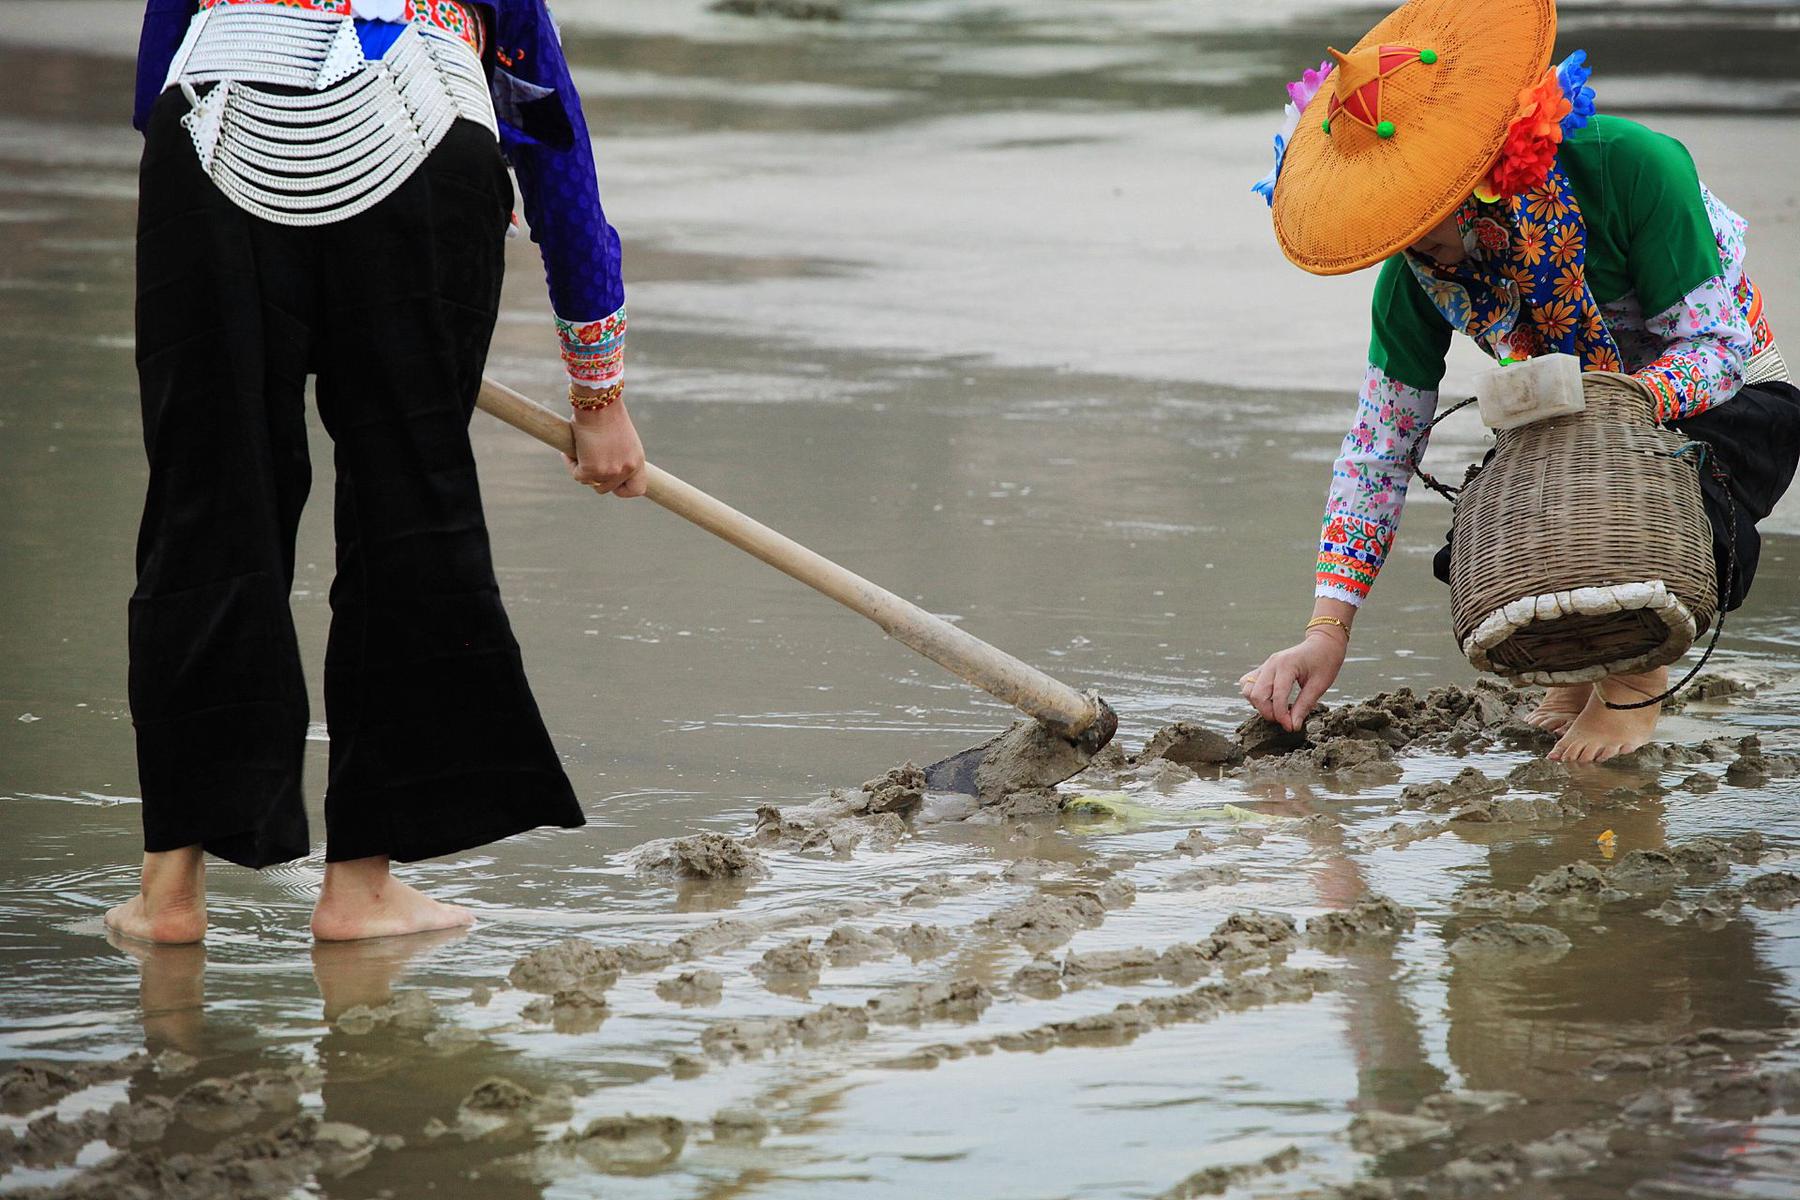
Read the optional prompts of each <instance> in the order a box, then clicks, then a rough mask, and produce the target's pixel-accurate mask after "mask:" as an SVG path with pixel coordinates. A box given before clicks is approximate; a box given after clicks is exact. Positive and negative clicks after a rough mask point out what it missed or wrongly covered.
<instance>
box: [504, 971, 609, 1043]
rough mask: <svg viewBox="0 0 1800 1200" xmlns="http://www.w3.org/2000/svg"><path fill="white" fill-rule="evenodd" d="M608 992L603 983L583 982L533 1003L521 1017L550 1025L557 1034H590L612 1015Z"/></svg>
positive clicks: (559, 989) (597, 981) (591, 980)
mask: <svg viewBox="0 0 1800 1200" xmlns="http://www.w3.org/2000/svg"><path fill="white" fill-rule="evenodd" d="M606 988H607V984H606V983H605V982H603V981H601V980H598V979H589V980H583V981H582V982H580V983H577V984H574V985H573V986H571V987H566V988H558V989H556V991H554V992H552V993H550V994H549V995H548V996H542V997H539V998H538V999H536V1000H533V1001H532V1002H531V1003H530V1004H527V1005H526V1006H525V1008H524V1009H523V1010H522V1013H521V1015H522V1016H523V1017H524V1018H525V1019H526V1020H527V1021H544V1022H547V1023H549V1024H550V1025H551V1026H552V1027H553V1028H554V1029H555V1030H556V1031H557V1032H558V1033H590V1032H592V1031H593V1030H595V1029H598V1028H599V1027H600V1022H602V1021H604V1020H605V1019H606V1015H607V1013H608V1011H609V1009H608V1008H607V1004H606Z"/></svg>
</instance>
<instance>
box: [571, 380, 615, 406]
mask: <svg viewBox="0 0 1800 1200" xmlns="http://www.w3.org/2000/svg"><path fill="white" fill-rule="evenodd" d="M578 387H580V385H579V384H574V383H571V384H570V385H569V406H570V407H571V408H573V409H574V410H575V411H576V412H600V411H601V410H603V409H607V408H611V407H612V406H613V405H614V404H615V403H616V402H617V401H619V400H620V399H621V398H622V397H623V396H624V395H625V385H624V384H622V383H615V384H613V385H611V386H610V387H603V388H599V389H597V390H595V391H592V392H583V391H578V390H576V389H577V388H578Z"/></svg>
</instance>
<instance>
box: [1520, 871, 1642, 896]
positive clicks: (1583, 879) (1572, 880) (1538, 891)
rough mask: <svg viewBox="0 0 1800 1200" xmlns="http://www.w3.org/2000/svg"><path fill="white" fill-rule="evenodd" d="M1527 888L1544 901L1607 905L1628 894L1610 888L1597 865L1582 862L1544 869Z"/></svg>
mask: <svg viewBox="0 0 1800 1200" xmlns="http://www.w3.org/2000/svg"><path fill="white" fill-rule="evenodd" d="M1530 891H1531V893H1532V894H1533V895H1534V896H1541V897H1543V898H1544V899H1546V900H1578V901H1585V902H1588V903H1592V904H1611V903H1614V902H1615V901H1619V900H1624V899H1627V898H1628V897H1629V893H1627V892H1624V891H1621V890H1619V889H1618V888H1615V887H1613V886H1612V884H1611V883H1610V882H1609V881H1608V878H1607V876H1605V875H1603V874H1601V873H1600V869H1599V868H1598V867H1596V866H1594V864H1592V863H1586V862H1578V863H1565V864H1564V865H1562V866H1560V867H1557V868H1556V869H1554V870H1551V871H1545V872H1544V873H1543V874H1542V875H1539V876H1538V877H1537V878H1536V879H1533V880H1532V881H1531V887H1530Z"/></svg>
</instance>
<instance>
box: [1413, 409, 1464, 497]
mask: <svg viewBox="0 0 1800 1200" xmlns="http://www.w3.org/2000/svg"><path fill="white" fill-rule="evenodd" d="M1473 403H1475V397H1473V396H1470V397H1469V398H1468V399H1466V400H1458V401H1457V402H1456V403H1455V404H1452V405H1451V406H1450V407H1449V408H1445V409H1440V410H1439V411H1438V414H1437V415H1436V416H1434V417H1432V418H1431V420H1430V421H1428V422H1426V424H1425V428H1423V429H1421V430H1419V436H1418V439H1417V440H1416V441H1414V442H1413V448H1412V454H1411V455H1409V456H1408V458H1407V462H1406V465H1407V466H1408V467H1409V468H1411V469H1412V473H1413V474H1414V475H1417V476H1418V477H1419V480H1420V482H1422V483H1424V485H1425V486H1426V487H1428V488H1430V489H1431V490H1432V491H1434V492H1436V493H1437V494H1438V495H1440V496H1442V497H1443V498H1444V499H1446V500H1448V501H1449V502H1450V506H1451V507H1452V508H1454V507H1456V498H1457V497H1458V496H1460V495H1462V488H1453V487H1450V486H1449V485H1447V484H1442V483H1439V482H1438V481H1437V476H1435V475H1433V474H1431V473H1430V472H1428V471H1427V470H1425V468H1424V467H1422V466H1420V465H1419V460H1420V459H1421V458H1423V457H1424V456H1425V443H1427V442H1429V441H1430V440H1431V431H1432V430H1433V429H1436V428H1437V423H1438V422H1439V421H1441V420H1443V419H1444V418H1445V417H1447V416H1449V415H1450V414H1451V413H1455V412H1461V411H1462V410H1463V409H1465V408H1467V407H1469V405H1471V404H1473Z"/></svg>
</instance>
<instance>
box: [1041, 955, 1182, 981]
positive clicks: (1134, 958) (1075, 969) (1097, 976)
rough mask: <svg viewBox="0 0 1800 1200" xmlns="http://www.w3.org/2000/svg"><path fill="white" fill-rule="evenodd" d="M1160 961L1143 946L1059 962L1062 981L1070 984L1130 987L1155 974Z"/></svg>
mask: <svg viewBox="0 0 1800 1200" xmlns="http://www.w3.org/2000/svg"><path fill="white" fill-rule="evenodd" d="M1161 960H1162V956H1161V955H1159V954H1158V953H1157V952H1156V951H1154V950H1151V949H1150V948H1148V947H1146V946H1133V947H1131V948H1130V949H1128V950H1096V951H1094V952H1092V953H1089V954H1071V955H1069V956H1068V957H1067V958H1065V959H1064V960H1063V963H1062V977H1063V978H1064V979H1066V980H1069V981H1071V982H1084V983H1131V982H1136V981H1139V980H1143V979H1147V978H1149V977H1151V976H1153V975H1155V974H1157V973H1158V972H1159V971H1160V970H1161Z"/></svg>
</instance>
